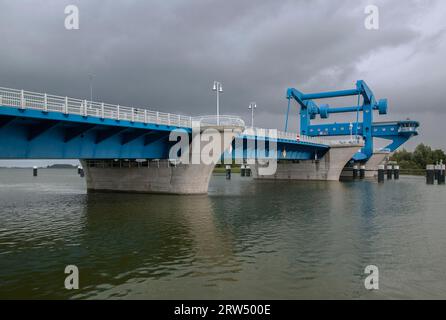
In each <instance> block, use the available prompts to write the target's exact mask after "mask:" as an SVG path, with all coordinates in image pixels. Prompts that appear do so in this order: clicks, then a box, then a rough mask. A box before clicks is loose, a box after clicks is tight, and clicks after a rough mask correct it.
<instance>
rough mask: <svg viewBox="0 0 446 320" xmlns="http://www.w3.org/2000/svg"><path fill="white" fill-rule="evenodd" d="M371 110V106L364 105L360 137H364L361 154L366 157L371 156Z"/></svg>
mask: <svg viewBox="0 0 446 320" xmlns="http://www.w3.org/2000/svg"><path fill="white" fill-rule="evenodd" d="M372 123H373V109H372V105H371V104H365V105H364V113H363V128H362V130H363V131H362V135H363V137H364V147H363V148H362V150H363V153H364V154H366V155H367V157H371V156H372V154H373V138H372Z"/></svg>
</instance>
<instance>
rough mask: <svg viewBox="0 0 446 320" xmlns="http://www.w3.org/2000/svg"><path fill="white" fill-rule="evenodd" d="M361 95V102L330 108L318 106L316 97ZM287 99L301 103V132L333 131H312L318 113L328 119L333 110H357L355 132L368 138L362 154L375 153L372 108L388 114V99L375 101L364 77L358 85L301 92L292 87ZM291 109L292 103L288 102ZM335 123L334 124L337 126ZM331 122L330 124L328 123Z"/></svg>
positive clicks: (317, 133) (337, 111)
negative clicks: (349, 87)
mask: <svg viewBox="0 0 446 320" xmlns="http://www.w3.org/2000/svg"><path fill="white" fill-rule="evenodd" d="M354 95H357V96H358V104H357V105H356V106H352V107H336V108H331V107H330V106H329V105H320V106H318V105H317V104H316V103H315V102H313V99H328V98H338V97H345V96H354ZM361 96H362V98H363V103H362V105H360V97H361ZM287 99H288V100H289V101H290V100H291V99H294V100H296V101H297V103H298V104H299V106H300V132H301V134H302V135H330V130H328V131H324V132H321V131H318V132H314V131H313V130H311V131H312V132H313V133H311V132H310V131H309V128H310V127H312V126H311V120H313V119H315V118H316V115H318V114H319V115H320V117H321V118H322V119H327V118H328V117H329V114H330V113H348V112H356V113H357V120H356V126H355V127H356V135H361V136H362V137H363V138H364V140H365V146H364V148H363V149H362V153H363V155H361V156H360V158H365V159H367V158H369V157H371V155H372V154H373V137H372V123H373V110H378V112H379V114H387V100H386V99H382V100H379V101H378V102H377V101H376V99H375V97H374V94H373V92H372V90H370V88H369V87H368V86H367V84H366V83H365V82H364V81H363V80H358V81H357V82H356V88H355V89H350V90H340V91H329V92H320V93H310V94H303V93H302V92H300V91H298V90H296V89H294V88H289V89H288V90H287ZM360 111H361V112H363V123H362V126H361V130H358V129H359V125H358V122H359V112H360ZM288 113H289V105H288ZM288 113H287V118H286V125H285V127H286V129H288ZM335 125H336V124H332V125H331V126H335ZM329 126H330V125H329Z"/></svg>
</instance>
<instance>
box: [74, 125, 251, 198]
mask: <svg viewBox="0 0 446 320" xmlns="http://www.w3.org/2000/svg"><path fill="white" fill-rule="evenodd" d="M208 129H212V130H208ZM242 129H243V128H241V127H240V128H239V127H228V126H216V127H205V128H202V130H203V131H198V132H200V136H199V137H197V139H199V140H200V141H199V144H198V145H197V144H196V142H197V140H193V141H192V143H188V145H189V150H188V152H189V159H188V161H183V162H182V159H181V157H179V158H178V159H155V160H146V159H144V160H129V161H123V160H117V161H115V160H81V163H82V166H83V167H84V169H85V176H86V181H87V188H88V190H89V191H109V192H140V193H164V194H206V193H207V192H208V188H209V180H210V178H211V175H212V172H213V170H214V167H215V164H217V163H218V162H219V160H220V156H221V155H222V154H223V153H224V152H225V151H226V150H227V149H229V148H230V146H231V143H232V141H233V139H234V137H235V136H236V135H237V134H239V133H240V132H241V131H242ZM193 139H195V138H193ZM197 159H198V163H197V162H196V161H197ZM183 160H184V159H183Z"/></svg>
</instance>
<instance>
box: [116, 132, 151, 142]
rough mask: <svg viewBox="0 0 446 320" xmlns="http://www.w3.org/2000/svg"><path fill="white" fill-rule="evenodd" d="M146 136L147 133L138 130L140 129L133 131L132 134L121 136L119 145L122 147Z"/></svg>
mask: <svg viewBox="0 0 446 320" xmlns="http://www.w3.org/2000/svg"><path fill="white" fill-rule="evenodd" d="M146 134H148V132H147V131H146V130H140V129H137V130H133V132H129V133H125V134H123V135H122V142H121V144H122V145H124V144H127V143H130V142H132V141H134V140H136V139H138V138H140V137H143V136H145V135H146Z"/></svg>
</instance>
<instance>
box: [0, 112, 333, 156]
mask: <svg viewBox="0 0 446 320" xmlns="http://www.w3.org/2000/svg"><path fill="white" fill-rule="evenodd" d="M174 129H183V130H186V132H188V133H189V134H191V131H192V130H191V129H190V128H182V127H176V126H167V125H156V124H150V123H147V124H144V123H139V122H131V121H126V120H114V119H107V118H105V119H101V118H98V117H92V116H88V117H86V116H80V115H72V114H64V113H59V112H42V111H40V110H33V109H19V108H12V107H5V106H0V141H1V144H0V159H167V158H168V157H169V150H170V147H171V146H172V145H173V144H175V143H176V142H171V141H169V134H170V132H171V131H172V130H174ZM255 138H256V137H254V136H253V137H247V136H242V137H241V139H244V140H245V141H247V140H249V139H250V140H256V139H255ZM276 142H277V150H278V153H277V155H278V157H279V159H285V158H286V159H290V160H308V159H314V157H315V156H316V157H322V156H323V154H325V153H326V152H327V151H328V150H329V146H327V145H321V144H313V143H308V142H301V141H294V140H286V139H277V141H276ZM251 145H252V143H250V144H248V143H245V144H244V148H243V155H241V154H235V151H234V154H233V156H234V157H242V156H245V158H250V157H252V155H255V154H256V153H259V150H257V149H258V148H259V146H258V145H257V142H254V147H251ZM267 145H268V144H267ZM234 150H235V148H234ZM283 150H285V151H286V153H283ZM285 154H286V155H285ZM268 156H271V157H273V155H268Z"/></svg>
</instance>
